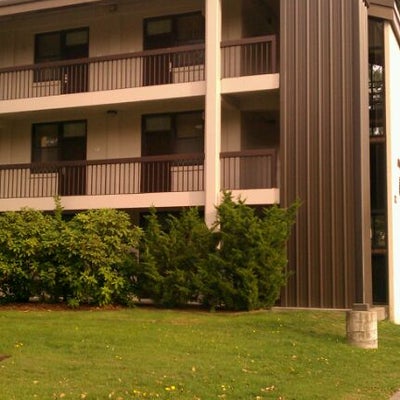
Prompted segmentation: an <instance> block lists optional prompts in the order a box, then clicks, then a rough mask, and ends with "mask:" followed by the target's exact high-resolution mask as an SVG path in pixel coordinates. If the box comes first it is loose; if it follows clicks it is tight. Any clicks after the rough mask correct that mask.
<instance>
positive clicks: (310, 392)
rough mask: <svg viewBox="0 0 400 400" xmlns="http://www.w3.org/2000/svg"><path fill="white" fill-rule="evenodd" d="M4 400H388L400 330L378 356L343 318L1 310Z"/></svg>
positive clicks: (397, 377) (384, 338) (385, 338)
mask: <svg viewBox="0 0 400 400" xmlns="http://www.w3.org/2000/svg"><path fill="white" fill-rule="evenodd" d="M0 327H1V335H0V354H9V355H11V358H8V359H6V360H3V361H1V362H0V388H1V389H0V393H1V394H0V398H1V399H5V400H27V399H40V400H47V399H61V398H63V399H87V400H94V399H114V400H116V399H119V400H122V399H123V400H127V399H183V400H199V399H202V400H214V399H215V400H218V399H227V400H229V399H231V400H241V399H243V400H262V399H281V400H289V399H296V400H302V399H324V400H329V399H335V400H338V399H346V400H355V399H379V400H382V399H389V398H390V395H391V394H392V393H393V392H394V391H395V390H397V389H398V388H399V387H400V373H399V372H400V367H399V365H400V364H399V360H400V340H399V339H398V338H399V335H400V326H395V325H392V324H390V323H388V322H383V323H380V325H379V349H378V350H361V349H358V348H354V347H350V346H348V345H347V344H346V343H345V316H344V314H343V313H339V312H311V311H294V312H292V311H290V312H289V311H282V312H277V311H273V312H255V313H239V314H228V313H203V312H186V311H168V310H156V309H151V308H150V309H147V308H136V309H131V310H128V309H127V310H114V311H112V310H108V311H107V310H92V311H46V310H45V309H42V310H28V311H26V312H22V311H17V310H4V309H3V310H2V309H1V308H0Z"/></svg>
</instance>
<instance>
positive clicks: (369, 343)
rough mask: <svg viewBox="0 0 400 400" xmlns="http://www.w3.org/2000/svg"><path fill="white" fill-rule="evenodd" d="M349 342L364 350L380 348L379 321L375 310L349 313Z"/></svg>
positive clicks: (347, 317) (347, 315) (347, 331)
mask: <svg viewBox="0 0 400 400" xmlns="http://www.w3.org/2000/svg"><path fill="white" fill-rule="evenodd" d="M346 333H347V342H348V343H349V344H350V345H352V346H356V347H360V348H362V349H377V348H378V320H377V314H376V311H374V310H369V311H355V310H351V311H347V314H346Z"/></svg>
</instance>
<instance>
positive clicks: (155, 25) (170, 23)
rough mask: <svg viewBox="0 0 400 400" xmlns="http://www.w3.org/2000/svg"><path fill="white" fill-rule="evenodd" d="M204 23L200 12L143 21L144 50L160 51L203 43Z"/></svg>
mask: <svg viewBox="0 0 400 400" xmlns="http://www.w3.org/2000/svg"><path fill="white" fill-rule="evenodd" d="M204 38H205V22H204V17H203V15H202V14H201V12H194V13H189V14H179V15H168V16H163V17H156V18H148V19H145V20H144V49H145V50H149V49H162V48H166V47H174V46H184V45H189V44H199V43H204Z"/></svg>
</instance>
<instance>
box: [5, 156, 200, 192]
mask: <svg viewBox="0 0 400 400" xmlns="http://www.w3.org/2000/svg"><path fill="white" fill-rule="evenodd" d="M203 164H204V155H203V154H182V155H176V154H174V155H166V156H149V157H140V158H126V159H116V160H96V161H65V162H56V163H45V164H44V163H43V164H39V163H34V164H15V165H2V166H0V198H2V199H7V198H8V199H9V198H29V197H53V196H56V195H60V196H98V195H122V194H136V193H152V192H186V191H201V190H203V187H204V174H203V169H204V168H203Z"/></svg>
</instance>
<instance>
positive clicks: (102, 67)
mask: <svg viewBox="0 0 400 400" xmlns="http://www.w3.org/2000/svg"><path fill="white" fill-rule="evenodd" d="M201 80H204V44H199V45H192V46H180V47H174V48H168V49H160V50H148V51H142V52H137V53H129V54H119V55H112V56H105V57H93V58H86V59H75V60H69V61H68V60H66V61H57V62H49V63H42V64H33V65H25V66H18V67H10V68H0V100H12V99H23V98H32V97H45V96H54V95H60V94H69V93H79V92H97V91H102V90H115V89H126V88H134V87H141V86H148V85H161V84H168V83H185V82H194V81H201Z"/></svg>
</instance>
